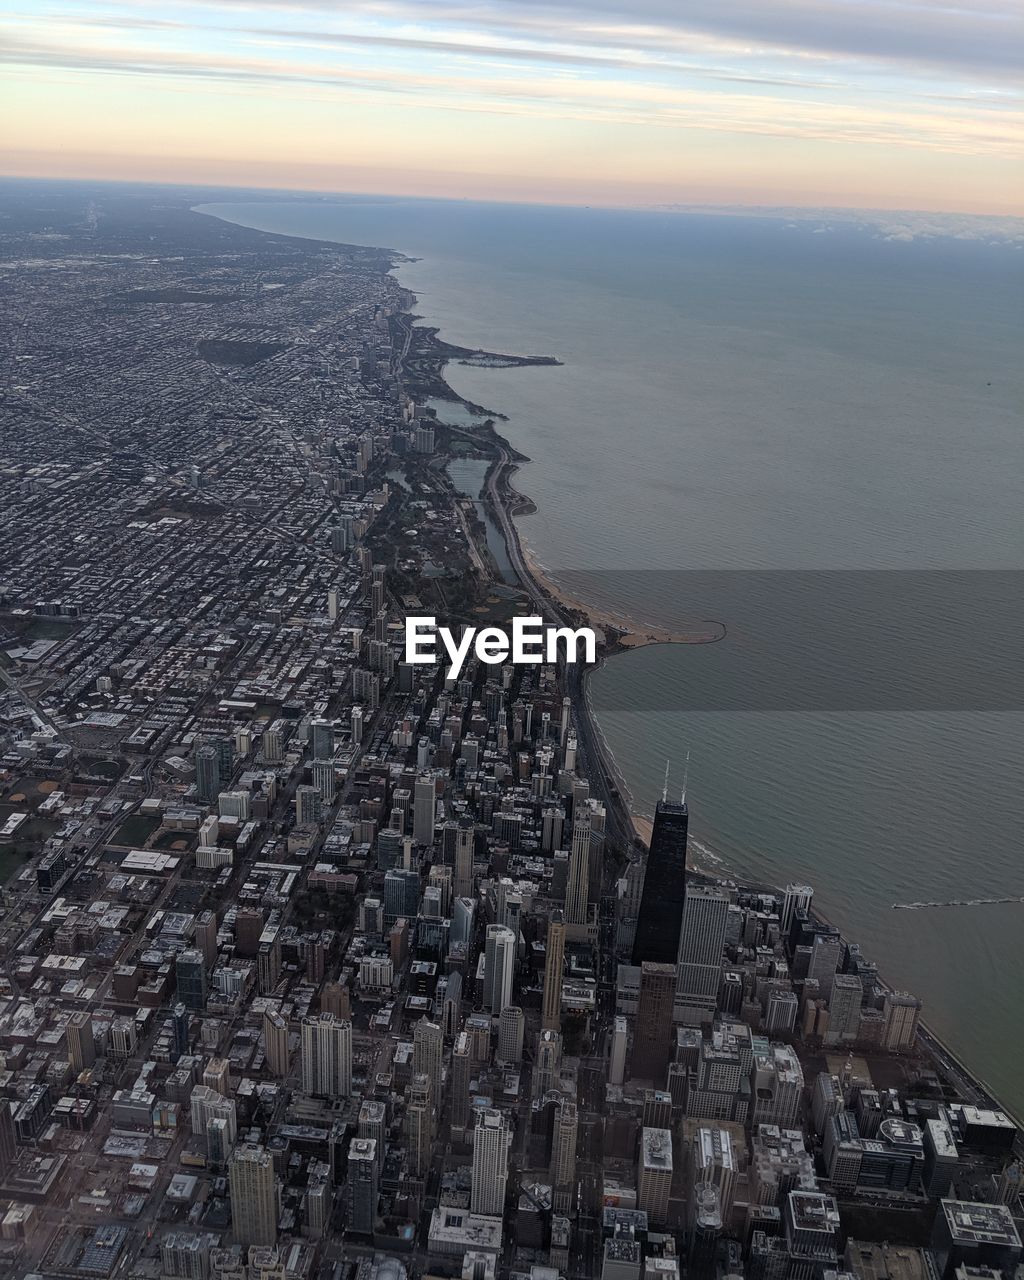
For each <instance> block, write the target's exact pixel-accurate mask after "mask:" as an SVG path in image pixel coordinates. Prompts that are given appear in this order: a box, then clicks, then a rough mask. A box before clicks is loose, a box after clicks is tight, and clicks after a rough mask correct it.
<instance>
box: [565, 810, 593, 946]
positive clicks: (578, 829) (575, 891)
mask: <svg viewBox="0 0 1024 1280" xmlns="http://www.w3.org/2000/svg"><path fill="white" fill-rule="evenodd" d="M589 886H590V810H589V809H588V807H587V805H586V803H585V802H584V803H581V804H579V805H578V806H577V807H576V809H575V810H574V812H573V819H572V847H571V849H570V850H569V877H568V880H567V882H566V886H565V922H566V924H567V925H569V926H570V932H573V933H575V932H576V931H578V930H579V929H581V928H582V927H584V926H585V925H586V923H587V916H588V914H589V912H588V904H587V894H588V890H589Z"/></svg>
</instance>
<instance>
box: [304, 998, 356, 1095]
mask: <svg viewBox="0 0 1024 1280" xmlns="http://www.w3.org/2000/svg"><path fill="white" fill-rule="evenodd" d="M302 1091H303V1093H310V1094H313V1095H314V1096H316V1097H321V1098H347V1097H348V1096H349V1094H350V1093H351V1092H352V1023H351V1022H343V1021H341V1020H339V1019H338V1018H336V1017H335V1016H334V1015H333V1014H331V1013H321V1014H319V1015H318V1016H313V1017H307V1018H303V1019H302Z"/></svg>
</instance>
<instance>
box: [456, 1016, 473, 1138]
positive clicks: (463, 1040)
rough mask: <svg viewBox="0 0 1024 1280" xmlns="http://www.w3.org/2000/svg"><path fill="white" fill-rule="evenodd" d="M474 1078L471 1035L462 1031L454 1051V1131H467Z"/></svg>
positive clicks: (457, 1038)
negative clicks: (470, 1090) (470, 1087)
mask: <svg viewBox="0 0 1024 1280" xmlns="http://www.w3.org/2000/svg"><path fill="white" fill-rule="evenodd" d="M472 1076H473V1052H472V1048H471V1045H470V1040H469V1035H468V1034H467V1033H466V1032H465V1031H460V1032H459V1034H458V1036H457V1037H456V1039H455V1048H454V1049H453V1050H452V1086H451V1095H452V1110H451V1123H452V1128H453V1129H465V1127H466V1125H467V1124H468V1123H469V1086H470V1081H471V1080H472Z"/></svg>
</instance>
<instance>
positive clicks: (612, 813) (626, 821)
mask: <svg viewBox="0 0 1024 1280" xmlns="http://www.w3.org/2000/svg"><path fill="white" fill-rule="evenodd" d="M190 208H191V211H192V212H195V213H197V214H198V215H199V216H202V217H208V218H212V219H214V220H216V221H218V222H222V223H224V224H225V225H228V226H232V227H244V226H245V224H244V223H238V222H231V221H229V220H228V219H226V218H221V217H219V216H218V215H217V214H211V213H207V212H205V209H203V208H202V207H194V206H190ZM249 229H252V230H256V231H257V232H258V233H259V234H261V235H266V236H269V237H272V238H276V239H285V240H297V241H301V242H303V243H304V244H310V243H315V244H319V245H322V246H323V247H325V248H329V249H332V250H339V249H344V248H350V249H351V248H356V249H362V250H364V251H373V252H376V254H377V255H378V260H379V263H380V270H381V272H382V274H385V275H390V276H391V278H392V279H393V280H394V282H395V285H396V287H397V289H398V290H399V291H400V297H399V299H398V300H399V302H400V306H399V308H398V309H396V311H395V312H394V313H393V315H394V317H395V319H396V320H397V321H398V322H399V323H401V324H403V325H405V326H407V332H408V336H409V339H410V340H411V339H412V335H413V333H414V332H418V333H420V334H425V335H426V339H427V340H426V342H425V345H424V349H423V350H421V351H419V352H417V356H418V358H419V359H420V360H421V361H422V362H423V364H424V365H427V366H431V368H430V372H431V373H432V374H433V378H434V380H435V381H434V384H433V385H434V387H435V388H436V390H430V391H428V398H436V399H441V400H449V401H451V402H453V403H457V404H461V405H463V406H464V407H465V408H466V409H467V410H469V411H470V412H471V413H473V414H474V415H484V416H486V417H489V418H491V419H492V420H494V421H501V422H504V421H508V419H507V416H506V415H504V414H501V413H498V412H494V411H492V410H489V409H487V408H485V407H483V406H480V405H475V404H472V403H471V402H470V401H468V400H466V399H465V398H464V397H463V396H461V395H459V394H458V393H457V392H456V391H455V390H454V388H452V387H451V386H450V384H449V383H448V382H447V381H446V380H445V378H444V369H445V366H446V365H447V364H448V363H449V362H450V361H451V360H453V359H456V360H457V359H458V356H457V355H453V354H452V353H464V354H466V355H472V356H477V357H486V358H488V359H492V360H498V361H502V362H503V363H501V364H498V365H493V366H491V367H499V368H500V367H506V368H507V367H515V366H517V365H528V364H560V363H561V362H560V361H558V360H557V359H554V358H552V357H529V356H526V357H523V356H519V357H516V356H512V357H508V356H501V355H498V354H496V353H489V352H483V351H479V350H478V351H473V350H472V349H469V348H461V347H454V346H453V345H452V344H449V343H446V342H444V341H443V340H441V339H440V338H439V337H437V334H438V328H437V327H433V328H431V327H430V326H426V325H424V326H421V328H420V329H419V330H416V327H415V325H414V320H415V319H418V318H420V317H418V316H416V315H415V313H414V312H413V307H414V306H415V305H416V303H417V302H418V299H417V297H416V295H415V294H414V293H413V292H412V291H411V290H410V289H408V288H407V287H406V286H404V285H402V284H401V282H400V281H399V280H398V279H397V277H395V276H394V275H393V272H394V271H395V269H396V268H397V267H399V266H401V265H402V263H403V262H405V261H416V259H414V258H410V257H409V255H406V254H403V253H401V252H399V251H397V250H392V249H380V248H377V249H374V247H373V246H363V245H356V246H353V245H349V244H348V243H347V242H344V241H333V240H319V239H317V238H316V237H307V236H299V235H294V234H287V233H279V232H272V231H264V230H261V229H259V228H249ZM404 364H405V362H404V360H403V362H402V367H403V368H404ZM423 372H426V370H423ZM445 425H447V424H445ZM484 439H485V440H486V442H487V443H488V444H492V445H494V446H495V447H496V448H497V450H498V456H497V457H496V458H495V459H494V461H493V462H492V465H491V467H490V468H489V469H488V475H487V481H486V487H485V490H484V493H483V495H482V500H483V501H484V502H485V503H487V504H489V505H490V507H491V510H492V512H493V514H494V515H495V518H496V521H497V523H498V525H499V528H500V529H501V532H502V535H503V537H504V540H505V544H506V548H507V551H508V556H509V561H510V563H511V565H512V568H513V571H514V573H515V575H516V577H517V579H518V580H519V582H520V584H521V586H522V589H523V590H524V592H525V593H526V594H527V595H528V596H529V597H530V598H531V599H532V600H533V601H534V603H535V605H536V606H537V607H538V609H539V610H540V611H541V612H544V611H547V612H548V613H549V614H553V615H554V616H555V618H556V619H559V620H560V621H561V622H562V623H563V624H565V623H568V622H569V621H571V620H572V619H571V618H569V617H567V616H566V617H563V616H562V611H563V610H564V611H565V612H566V614H568V613H569V612H570V611H572V612H575V611H577V610H578V611H580V612H581V613H582V615H583V616H585V617H590V616H593V617H594V618H595V619H596V618H598V617H600V616H601V612H602V611H601V610H599V609H594V610H591V609H590V608H589V607H588V606H586V605H583V604H581V603H580V602H579V601H575V600H573V598H572V597H571V596H570V595H569V594H568V593H567V592H565V591H564V589H562V588H560V587H558V585H557V583H554V582H553V581H552V580H551V578H550V577H549V576H548V574H547V571H546V570H545V569H544V567H543V566H542V565H541V564H540V563H539V561H538V560H537V558H536V556H535V555H534V554H533V553H532V552H531V551H530V550H529V548H527V547H526V546H525V545H524V543H523V542H522V540H521V538H520V534H519V530H518V528H517V527H516V524H515V520H514V517H515V516H516V515H525V514H529V513H531V512H534V511H536V510H537V508H536V505H535V504H534V503H533V502H532V500H531V499H530V498H529V497H528V496H526V495H525V494H523V493H521V492H520V491H519V490H517V489H516V488H515V487H514V485H513V484H512V477H513V476H514V475H515V473H516V472H517V471H518V470H519V464H520V463H523V462H528V461H530V459H529V458H528V457H527V456H526V455H524V454H522V453H520V452H518V451H517V450H516V449H515V447H514V446H513V445H511V444H510V443H509V442H508V441H507V440H506V439H505V438H504V437H503V436H501V435H500V434H499V432H498V431H497V429H496V428H495V427H494V426H493V424H492V425H491V428H490V430H489V431H488V432H487V433H486V434H485V436H484ZM614 621H618V622H623V621H625V620H624V619H621V618H619V619H617V620H614V619H613V616H612V615H610V614H608V615H606V625H607V626H608V629H609V630H611V631H617V628H616V627H615V625H614ZM641 625H642V624H641ZM713 625H715V626H722V633H721V634H720V635H714V636H713V638H712V637H707V638H704V639H696V640H695V639H693V638H692V636H684V637H680V638H665V639H657V638H652V637H653V636H654V632H647V633H644V632H632V631H630V630H626V631H625V632H624V633H623V634H625V635H631V634H639V635H645V636H646V638H644V639H643V640H642V641H641V642H640V644H636V643H634V644H621V643H613V644H610V645H606V646H605V647H604V648H603V649H602V650H601V651H600V652H599V661H598V664H597V666H595V667H593V668H590V669H587V670H585V671H583V672H580V671H579V669H578V668H575V667H573V668H566V669H564V674H565V690H566V693H567V695H568V696H569V697H570V699H571V700H572V703H573V706H574V709H575V711H576V714H577V730H578V733H579V740H580V741H579V745H580V756H581V759H582V760H583V761H585V762H586V768H587V771H588V780H589V781H590V782H591V786H592V790H593V791H594V792H597V793H598V796H599V798H601V799H602V800H603V801H604V803H605V805H606V808H607V810H608V818H609V822H608V826H609V831H610V832H611V834H613V835H615V834H616V833H617V834H618V836H619V838H620V840H621V842H622V844H623V846H624V848H627V849H628V848H630V847H632V848H633V849H634V851H638V850H639V849H640V848H642V849H646V847H647V843H648V840H647V839H645V838H644V837H645V836H647V837H648V839H649V834H650V825H651V820H650V819H649V818H647V817H646V816H645V815H642V814H639V813H636V812H635V811H634V807H633V801H632V796H631V795H630V792H629V788H628V786H627V785H626V783H625V780H624V779H623V778H622V775H621V773H620V771H619V769H618V767H617V765H616V762H615V759H614V755H613V753H612V752H611V750H610V748H609V747H608V745H607V742H606V740H605V739H604V735H603V733H602V732H601V729H600V725H599V723H598V722H597V718H596V715H595V713H594V711H593V707H592V705H591V703H590V698H589V691H588V678H589V675H590V674H591V671H593V670H597V669H598V667H599V666H600V665H601V664H603V662H604V661H606V660H607V659H608V658H610V657H613V656H615V655H616V654H618V653H622V652H628V651H629V649H631V648H637V647H642V646H643V645H645V644H655V643H709V642H714V641H716V640H719V639H722V638H723V637H724V635H725V628H724V626H723V625H722V624H713ZM595 629H596V628H595ZM666 636H670V633H666ZM692 844H699V842H694V841H692V840H691V845H692ZM699 847H700V849H701V850H702V852H704V853H706V854H707V856H708V857H709V859H710V860H711V861H713V862H715V863H718V860H719V859H718V855H716V854H714V852H713V851H712V850H710V849H708V848H707V846H705V845H703V844H699ZM692 870H693V872H694V874H696V875H698V876H706V877H708V878H710V879H714V880H719V881H723V880H728V882H730V883H732V884H734V885H737V886H738V887H740V888H743V889H747V890H752V891H755V892H756V891H758V890H770V891H772V892H778V886H772V885H767V884H764V883H762V882H755V881H753V880H750V879H748V878H744V877H741V876H739V875H736V876H732V875H730V874H729V871H728V867H727V866H726V865H725V863H724V860H723V861H722V863H721V865H717V866H716V867H715V869H713V870H711V869H708V870H706V871H705V870H702V869H701V868H700V867H698V866H697V864H696V863H695V864H694V865H693V867H692ZM814 914H815V916H816V918H818V919H821V920H823V921H827V918H826V917H825V916H824V915H823V914H822V913H821V911H820V910H816V911H815V912H814ZM881 982H882V985H883V987H889V988H890V989H899V988H898V987H896V988H893V987H892V984H890V983H888V982H887V981H886V980H885V979H884V978H881ZM919 1037H920V1039H921V1041H922V1043H923V1048H924V1053H925V1056H926V1057H927V1058H928V1059H929V1060H930V1061H931V1062H932V1065H933V1066H934V1067H935V1069H936V1071H937V1072H938V1073H939V1074H940V1075H943V1076H950V1075H951V1074H952V1076H953V1078H954V1081H955V1080H956V1079H957V1073H958V1075H959V1079H960V1080H961V1081H962V1082H963V1083H965V1084H967V1085H969V1086H970V1087H971V1088H972V1089H973V1090H974V1091H975V1092H976V1093H977V1094H978V1095H980V1096H981V1097H982V1098H984V1099H987V1100H988V1101H989V1103H990V1104H991V1105H992V1106H994V1107H996V1108H997V1109H999V1110H1001V1111H1003V1112H1005V1113H1006V1114H1007V1115H1009V1116H1010V1117H1011V1118H1012V1119H1013V1120H1014V1121H1015V1122H1016V1123H1017V1124H1018V1125H1019V1126H1020V1127H1022V1128H1024V1124H1022V1122H1021V1121H1020V1120H1018V1119H1017V1117H1016V1116H1015V1114H1014V1113H1013V1111H1012V1110H1010V1109H1009V1108H1008V1107H1007V1106H1006V1105H1005V1104H1004V1103H1002V1102H1000V1101H999V1099H998V1097H997V1096H996V1095H995V1094H994V1093H993V1091H992V1090H991V1089H990V1088H989V1086H988V1085H987V1084H986V1083H985V1082H984V1081H983V1080H982V1079H981V1077H980V1076H978V1075H977V1074H976V1073H975V1072H974V1071H973V1070H972V1069H971V1068H970V1067H968V1066H967V1065H966V1064H965V1063H964V1062H963V1061H962V1059H961V1057H960V1056H959V1054H957V1053H956V1052H955V1051H953V1050H952V1049H950V1047H949V1046H948V1044H946V1042H945V1041H944V1040H943V1039H942V1038H941V1036H940V1035H938V1034H937V1033H936V1032H935V1031H933V1030H932V1029H931V1027H930V1026H929V1025H928V1023H927V1021H926V1020H925V1019H923V1018H922V1020H921V1023H920V1030H919ZM953 1068H955V1072H954V1071H953Z"/></svg>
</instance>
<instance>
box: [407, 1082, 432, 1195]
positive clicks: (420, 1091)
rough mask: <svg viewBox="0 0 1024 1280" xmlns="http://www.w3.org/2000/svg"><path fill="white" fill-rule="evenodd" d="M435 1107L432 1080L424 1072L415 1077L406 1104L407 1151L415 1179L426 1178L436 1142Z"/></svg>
mask: <svg viewBox="0 0 1024 1280" xmlns="http://www.w3.org/2000/svg"><path fill="white" fill-rule="evenodd" d="M434 1121H435V1112H434V1105H433V1103H432V1102H431V1100H430V1080H429V1079H428V1077H427V1076H425V1075H424V1074H423V1073H422V1072H420V1073H419V1074H416V1075H414V1076H413V1078H412V1081H411V1083H410V1085H409V1093H408V1098H407V1100H406V1104H405V1150H406V1156H407V1158H408V1164H409V1171H410V1173H411V1174H412V1176H413V1177H414V1178H424V1177H426V1174H427V1170H428V1169H429V1168H430V1151H431V1145H432V1143H433V1141H434Z"/></svg>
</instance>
